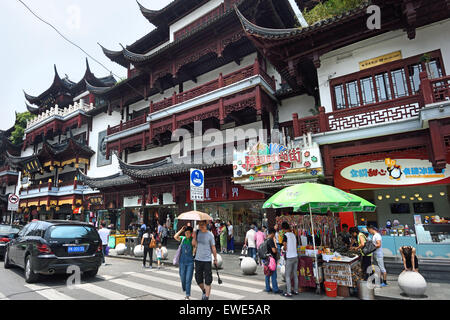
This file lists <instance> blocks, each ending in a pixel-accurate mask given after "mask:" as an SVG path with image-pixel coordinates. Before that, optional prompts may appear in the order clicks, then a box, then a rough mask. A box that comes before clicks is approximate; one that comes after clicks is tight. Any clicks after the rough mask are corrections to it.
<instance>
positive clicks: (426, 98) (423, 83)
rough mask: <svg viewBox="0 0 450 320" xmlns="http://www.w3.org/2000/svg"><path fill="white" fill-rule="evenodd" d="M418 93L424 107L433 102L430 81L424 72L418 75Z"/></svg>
mask: <svg viewBox="0 0 450 320" xmlns="http://www.w3.org/2000/svg"><path fill="white" fill-rule="evenodd" d="M420 89H421V90H420V92H421V94H422V99H423V102H424V104H425V105H424V106H426V105H427V104H430V103H433V102H434V97H433V88H432V86H431V80H430V79H428V74H427V72H426V71H422V72H421V73H420Z"/></svg>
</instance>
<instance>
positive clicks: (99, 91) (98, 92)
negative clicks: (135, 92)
mask: <svg viewBox="0 0 450 320" xmlns="http://www.w3.org/2000/svg"><path fill="white" fill-rule="evenodd" d="M84 81H85V84H86V90H87V91H89V92H90V93H93V94H96V95H102V94H104V93H105V92H107V91H108V90H110V89H111V88H112V86H111V87H96V86H93V85H91V84H90V83H89V82H88V81H87V80H84Z"/></svg>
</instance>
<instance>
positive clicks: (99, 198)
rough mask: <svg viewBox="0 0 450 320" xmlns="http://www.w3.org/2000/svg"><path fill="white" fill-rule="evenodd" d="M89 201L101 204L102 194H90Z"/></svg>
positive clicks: (92, 203) (93, 203)
mask: <svg viewBox="0 0 450 320" xmlns="http://www.w3.org/2000/svg"><path fill="white" fill-rule="evenodd" d="M89 203H90V204H91V205H103V196H90V197H89Z"/></svg>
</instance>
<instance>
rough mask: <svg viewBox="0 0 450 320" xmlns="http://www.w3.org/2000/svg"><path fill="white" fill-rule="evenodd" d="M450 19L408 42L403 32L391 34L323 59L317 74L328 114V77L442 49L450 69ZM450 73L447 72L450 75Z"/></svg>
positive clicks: (330, 106) (432, 26)
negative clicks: (391, 57) (387, 58)
mask: <svg viewBox="0 0 450 320" xmlns="http://www.w3.org/2000/svg"><path fill="white" fill-rule="evenodd" d="M449 30H450V19H447V20H445V21H442V22H439V23H434V24H431V25H428V26H425V27H421V28H418V29H417V33H416V38H415V39H414V40H409V39H408V37H407V34H406V33H405V32H404V31H402V30H397V31H393V32H389V33H386V34H383V35H380V36H377V37H374V38H371V39H367V40H364V41H360V42H358V43H354V44H352V45H350V46H347V47H345V48H341V49H338V50H335V51H332V52H329V53H326V54H325V55H323V56H322V57H321V58H320V59H321V67H320V68H319V70H318V77H319V89H320V99H321V104H322V106H324V107H325V109H326V112H331V111H332V102H331V92H330V87H329V85H328V84H329V81H328V80H329V77H331V78H336V77H340V76H343V75H347V74H350V73H353V72H358V71H359V62H361V61H364V60H367V59H372V58H375V57H378V56H381V55H384V54H387V53H391V52H394V51H398V50H401V52H402V56H403V58H408V57H411V56H415V55H420V54H422V53H425V52H429V51H433V50H437V49H440V50H441V53H442V57H443V60H444V66H445V67H446V69H447V70H448V69H449V68H450V33H449ZM447 72H448V71H447Z"/></svg>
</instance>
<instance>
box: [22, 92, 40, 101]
mask: <svg viewBox="0 0 450 320" xmlns="http://www.w3.org/2000/svg"><path fill="white" fill-rule="evenodd" d="M23 94H24V95H25V99H27V101H28V102H29V103H32V104H35V103H37V102H39V98H38V97H35V96H32V95H29V94H28V93H26V92H25V90H23Z"/></svg>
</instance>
